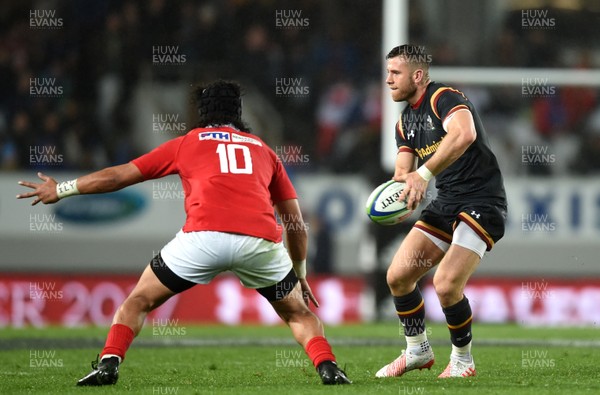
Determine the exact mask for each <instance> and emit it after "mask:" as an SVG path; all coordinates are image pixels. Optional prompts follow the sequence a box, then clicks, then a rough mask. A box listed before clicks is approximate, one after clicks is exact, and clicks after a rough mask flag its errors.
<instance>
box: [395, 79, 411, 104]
mask: <svg viewBox="0 0 600 395" xmlns="http://www.w3.org/2000/svg"><path fill="white" fill-rule="evenodd" d="M416 92H417V84H415V82H414V81H413V80H409V81H408V86H407V87H405V88H398V89H397V90H396V91H395V92H394V91H392V99H393V100H394V101H395V102H402V101H407V100H408V99H410V98H411V97H413V96H414V95H415V93H416ZM394 93H397V94H396V95H394ZM394 96H395V97H394Z"/></svg>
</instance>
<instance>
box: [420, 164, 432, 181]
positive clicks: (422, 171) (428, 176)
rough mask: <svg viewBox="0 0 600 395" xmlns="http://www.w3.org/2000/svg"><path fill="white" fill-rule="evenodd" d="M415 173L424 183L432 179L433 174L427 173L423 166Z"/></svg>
mask: <svg viewBox="0 0 600 395" xmlns="http://www.w3.org/2000/svg"><path fill="white" fill-rule="evenodd" d="M417 173H418V174H419V175H420V176H421V178H422V179H424V180H425V181H429V180H431V179H432V178H433V173H432V172H430V171H429V169H428V168H427V166H425V165H421V167H419V168H418V169H417Z"/></svg>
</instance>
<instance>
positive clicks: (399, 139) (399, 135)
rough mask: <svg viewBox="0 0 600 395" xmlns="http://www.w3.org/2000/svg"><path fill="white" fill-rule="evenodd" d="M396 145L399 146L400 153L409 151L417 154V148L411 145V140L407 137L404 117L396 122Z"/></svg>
mask: <svg viewBox="0 0 600 395" xmlns="http://www.w3.org/2000/svg"><path fill="white" fill-rule="evenodd" d="M395 136H396V147H398V153H400V152H408V153H410V154H413V155H415V150H414V149H413V148H412V147H411V146H410V142H409V141H408V140H407V139H406V136H405V135H404V130H403V128H402V119H400V120H399V121H398V122H397V123H396V134H395Z"/></svg>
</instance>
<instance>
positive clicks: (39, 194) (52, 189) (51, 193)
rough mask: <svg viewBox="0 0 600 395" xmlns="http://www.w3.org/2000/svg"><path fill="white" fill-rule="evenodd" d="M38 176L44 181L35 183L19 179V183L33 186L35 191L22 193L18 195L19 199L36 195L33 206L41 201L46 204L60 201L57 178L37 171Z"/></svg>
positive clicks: (29, 186) (28, 186)
mask: <svg viewBox="0 0 600 395" xmlns="http://www.w3.org/2000/svg"><path fill="white" fill-rule="evenodd" d="M37 176H38V177H39V178H40V180H42V181H44V182H42V183H39V184H37V183H35V182H29V181H19V185H23V186H24V187H27V188H32V189H33V191H31V192H27V193H21V194H18V195H17V199H25V198H30V197H35V198H36V199H35V200H34V201H33V202H31V205H32V206H35V205H36V204H38V203H39V202H42V203H44V204H49V203H56V202H58V200H59V199H58V195H57V194H56V180H55V179H54V178H52V177H48V176H46V175H44V174H42V173H41V172H38V173H37Z"/></svg>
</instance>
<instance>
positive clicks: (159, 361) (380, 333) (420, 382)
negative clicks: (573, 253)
mask: <svg viewBox="0 0 600 395" xmlns="http://www.w3.org/2000/svg"><path fill="white" fill-rule="evenodd" d="M106 331H107V328H76V329H67V328H54V327H52V328H44V329H34V328H26V329H11V328H4V329H1V330H0V356H1V358H0V393H1V394H92V393H94V394H100V393H102V394H121V393H126V394H157V395H158V394H261V395H266V394H397V395H413V394H511V395H516V394H568V395H574V394H598V393H600V380H599V377H600V376H599V372H600V369H599V368H598V365H599V362H600V340H599V339H598V338H599V337H598V334H599V331H598V328H523V327H519V326H516V325H482V324H475V325H474V345H473V354H474V357H475V362H476V365H477V372H478V375H477V376H476V377H473V378H468V379H446V380H440V379H437V375H438V374H439V373H441V371H442V370H444V368H445V366H446V364H447V362H448V356H449V353H450V343H449V339H448V331H447V330H446V329H445V328H444V327H443V326H441V325H433V326H431V327H429V328H428V334H429V338H430V340H431V343H432V345H433V349H434V352H435V355H436V363H435V365H434V366H433V368H432V369H431V370H430V371H429V370H423V371H412V372H409V373H407V374H405V375H404V376H403V377H401V378H388V379H376V378H375V377H374V374H375V372H376V371H377V370H378V369H379V368H380V367H381V366H383V365H384V364H386V363H388V362H389V361H391V360H392V359H394V358H395V357H397V356H398V354H399V353H400V351H401V348H402V347H403V343H404V341H403V339H400V338H399V335H398V333H399V328H398V325H397V324H395V323H385V324H365V325H346V326H328V327H327V328H326V334H327V337H328V338H329V339H330V341H331V343H332V344H333V347H334V352H335V354H336V356H337V358H338V361H339V364H340V365H341V366H342V367H343V368H345V370H346V373H347V374H348V376H349V377H350V379H351V380H353V382H354V384H352V385H351V386H335V387H332V386H324V385H322V384H321V382H320V379H319V377H318V376H317V374H316V372H315V370H314V368H313V367H312V364H310V362H309V361H308V359H307V358H306V356H305V354H304V352H303V351H302V350H301V348H300V347H299V346H297V345H295V344H294V343H293V341H292V340H291V335H290V333H289V331H288V329H287V328H286V327H284V326H273V327H264V326H204V327H201V326H186V325H175V326H168V325H164V326H162V327H157V326H152V325H151V324H150V323H147V325H146V327H145V328H144V330H143V331H142V333H141V334H140V336H139V337H138V338H137V339H136V340H135V341H134V343H133V346H132V348H131V349H130V350H129V353H128V354H127V360H126V361H125V363H124V364H123V365H121V369H120V378H119V382H118V383H117V384H116V385H115V386H110V387H103V388H87V387H82V388H80V387H76V386H75V382H76V381H77V379H79V378H80V377H82V376H83V375H85V374H87V373H88V372H89V370H90V361H91V360H92V359H94V358H95V356H96V354H97V353H98V351H100V349H101V345H102V344H103V341H104V336H105V334H106Z"/></svg>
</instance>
